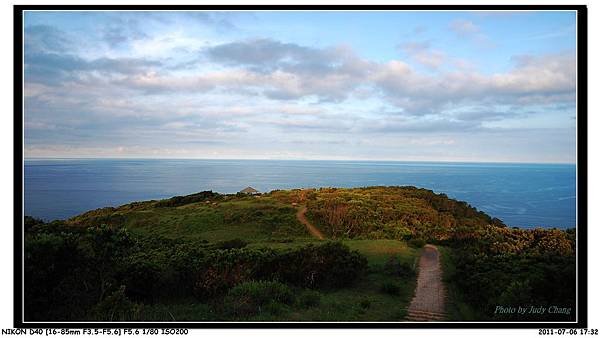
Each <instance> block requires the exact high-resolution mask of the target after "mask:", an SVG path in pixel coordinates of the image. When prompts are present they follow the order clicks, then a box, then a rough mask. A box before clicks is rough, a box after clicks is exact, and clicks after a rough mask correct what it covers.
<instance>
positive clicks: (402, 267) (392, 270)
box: [384, 256, 415, 278]
mask: <svg viewBox="0 0 600 338" xmlns="http://www.w3.org/2000/svg"><path fill="white" fill-rule="evenodd" d="M384 270H385V272H386V273H387V274H390V275H393V276H397V277H403V278H409V277H414V276H415V270H414V269H413V267H412V266H411V265H410V264H408V263H404V262H402V261H400V259H398V257H396V256H391V257H390V258H388V260H387V262H386V263H385V265H384Z"/></svg>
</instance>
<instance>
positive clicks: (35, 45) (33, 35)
mask: <svg viewBox="0 0 600 338" xmlns="http://www.w3.org/2000/svg"><path fill="white" fill-rule="evenodd" d="M24 41H25V54H28V53H43V52H62V51H64V50H67V49H69V48H70V47H71V42H70V40H69V39H68V38H67V37H66V35H65V33H64V32H63V31H61V30H60V29H58V28H56V27H53V26H48V25H34V26H27V27H25V38H24Z"/></svg>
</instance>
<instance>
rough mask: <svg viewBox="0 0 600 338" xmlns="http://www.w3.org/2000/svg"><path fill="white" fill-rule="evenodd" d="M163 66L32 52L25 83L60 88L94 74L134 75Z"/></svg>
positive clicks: (156, 63)
mask: <svg viewBox="0 0 600 338" xmlns="http://www.w3.org/2000/svg"><path fill="white" fill-rule="evenodd" d="M160 65H161V63H160V62H159V61H152V60H146V59H138V58H107V57H101V58H98V59H93V60H87V59H83V58H81V57H79V56H76V55H70V54H61V53H54V52H51V53H50V52H48V53H47V52H38V53H35V52H30V53H26V54H25V82H28V83H40V84H53V85H56V84H58V83H60V82H61V81H66V80H74V79H77V78H79V77H81V76H83V75H86V74H88V75H89V74H90V73H92V72H99V73H104V74H126V75H131V74H136V73H140V72H143V71H147V70H149V69H152V68H154V67H158V66H160Z"/></svg>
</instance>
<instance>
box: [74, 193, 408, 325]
mask: <svg viewBox="0 0 600 338" xmlns="http://www.w3.org/2000/svg"><path fill="white" fill-rule="evenodd" d="M291 198H293V194H292V193H287V194H286V193H284V192H278V193H276V194H274V195H273V196H269V195H266V196H265V195H263V196H261V197H260V198H256V197H240V196H226V197H225V198H223V199H221V200H218V201H212V200H211V201H209V202H208V203H206V202H204V201H202V202H196V203H190V204H186V205H182V206H178V207H156V206H155V204H156V202H144V203H140V204H137V205H135V206H133V207H132V206H129V205H127V206H122V207H119V208H116V209H103V210H97V211H94V212H90V213H88V214H84V215H80V216H78V217H77V218H75V219H73V220H72V221H71V222H72V223H73V224H77V223H79V224H94V222H96V223H107V224H109V225H114V226H124V227H126V228H128V229H129V230H130V231H132V232H134V233H137V234H141V235H145V236H160V237H166V238H172V239H177V238H180V239H191V240H206V241H209V242H211V243H216V242H220V241H227V240H232V239H242V240H244V241H246V242H248V247H250V248H255V247H270V248H274V249H286V248H295V247H299V246H304V245H307V244H310V243H319V242H321V241H319V240H317V239H315V238H313V237H312V236H310V234H309V233H308V232H307V231H306V229H305V228H304V226H303V225H302V224H300V223H299V222H298V220H297V219H296V212H297V210H298V209H297V208H294V207H293V206H292V205H291V201H292V200H291ZM343 243H344V244H346V245H347V246H349V247H350V249H353V250H357V251H358V252H360V253H361V254H363V255H364V256H365V257H366V258H367V259H368V263H369V269H368V273H367V274H366V275H365V276H363V277H362V278H361V279H359V280H358V281H357V282H356V283H355V284H354V285H352V286H350V287H346V288H343V289H337V290H319V291H311V290H305V289H296V291H297V292H296V294H297V295H300V296H302V295H304V294H306V295H307V296H306V297H305V298H307V299H309V301H307V302H309V303H310V300H311V299H312V301H314V299H313V298H316V299H317V301H316V302H315V303H314V304H304V302H300V303H298V304H287V305H285V304H274V305H273V304H271V305H269V306H268V307H266V308H265V309H262V310H261V312H260V313H259V314H257V315H255V316H252V317H250V318H245V320H251V321H267V320H273V321H398V320H402V319H403V318H404V316H405V315H406V308H407V306H408V304H409V302H410V300H411V298H412V296H413V293H414V289H415V285H416V278H414V277H404V278H401V277H397V276H393V275H390V274H388V273H386V271H385V267H384V266H385V263H386V262H387V260H388V259H389V258H390V257H392V256H395V257H397V258H398V259H399V260H400V261H401V262H403V263H406V264H410V265H411V266H414V264H415V262H416V259H417V257H418V255H419V253H420V250H419V249H415V248H412V247H409V246H408V245H407V244H406V242H404V241H399V240H386V239H381V240H349V239H348V240H343ZM386 285H387V286H388V287H387V288H386ZM389 285H393V288H392V289H393V292H390V291H389V289H390V288H389ZM386 290H387V291H386ZM298 298H302V297H298ZM165 301H166V303H165V302H163V301H161V302H160V303H156V304H151V305H149V304H145V305H142V306H141V307H140V308H139V309H138V312H137V313H136V316H139V317H140V318H143V320H157V321H171V320H177V321H194V320H195V321H203V320H223V317H222V313H219V311H224V310H223V309H221V310H219V309H218V308H217V309H216V310H215V308H214V305H207V304H201V303H198V302H197V301H195V300H194V299H182V300H165ZM215 311H216V312H215Z"/></svg>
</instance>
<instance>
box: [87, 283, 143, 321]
mask: <svg viewBox="0 0 600 338" xmlns="http://www.w3.org/2000/svg"><path fill="white" fill-rule="evenodd" d="M140 311H141V306H139V305H138V304H136V303H133V302H132V301H130V300H129V299H128V298H127V296H126V295H125V286H124V285H121V287H120V288H119V289H117V290H116V291H114V292H113V293H112V294H111V295H109V296H108V297H106V298H105V299H104V300H102V301H101V302H99V303H98V304H97V305H96V306H95V307H94V309H93V310H92V317H93V319H95V320H101V321H126V320H136V319H137V318H138V317H139V314H140Z"/></svg>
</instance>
